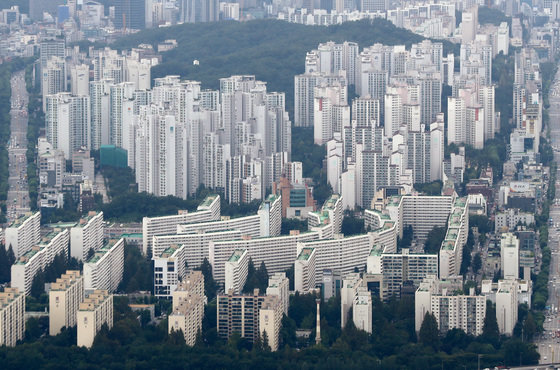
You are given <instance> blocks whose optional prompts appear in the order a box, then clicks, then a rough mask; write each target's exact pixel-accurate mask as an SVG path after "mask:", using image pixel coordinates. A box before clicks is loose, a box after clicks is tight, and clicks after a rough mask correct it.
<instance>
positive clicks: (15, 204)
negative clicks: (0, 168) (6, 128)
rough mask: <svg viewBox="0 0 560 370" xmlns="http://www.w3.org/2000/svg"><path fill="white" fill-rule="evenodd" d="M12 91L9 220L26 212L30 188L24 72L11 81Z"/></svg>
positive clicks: (9, 146) (16, 74)
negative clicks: (28, 180) (28, 179)
mask: <svg viewBox="0 0 560 370" xmlns="http://www.w3.org/2000/svg"><path fill="white" fill-rule="evenodd" d="M10 83H11V88H12V97H11V110H10V117H11V122H10V128H11V136H10V141H9V143H8V157H9V172H10V175H9V178H8V183H9V186H10V187H9V190H8V200H7V208H8V209H7V212H8V220H9V221H11V220H14V219H15V218H17V217H18V216H19V215H21V214H23V213H25V212H29V210H30V208H29V188H28V186H27V159H26V156H25V153H26V151H27V119H28V117H27V103H28V101H29V97H28V94H27V90H26V87H25V72H24V71H19V72H16V73H14V75H13V76H12V79H11V81H10Z"/></svg>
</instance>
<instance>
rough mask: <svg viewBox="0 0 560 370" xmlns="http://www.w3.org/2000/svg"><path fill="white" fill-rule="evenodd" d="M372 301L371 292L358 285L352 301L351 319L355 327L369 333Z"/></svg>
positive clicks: (370, 330)
mask: <svg viewBox="0 0 560 370" xmlns="http://www.w3.org/2000/svg"><path fill="white" fill-rule="evenodd" d="M372 311H373V302H372V299H371V293H370V292H369V291H368V290H367V288H366V287H360V288H358V289H357V291H356V296H355V297H354V302H353V303H352V320H353V321H354V326H356V328H357V329H359V330H363V331H365V332H367V333H369V334H371V333H372V331H373V328H372V320H373V315H372Z"/></svg>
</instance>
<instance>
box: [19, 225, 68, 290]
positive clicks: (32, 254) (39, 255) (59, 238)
mask: <svg viewBox="0 0 560 370" xmlns="http://www.w3.org/2000/svg"><path fill="white" fill-rule="evenodd" d="M69 234H70V233H69V232H68V230H67V229H64V230H62V231H60V229H55V230H53V231H52V232H50V233H49V234H47V235H46V236H44V237H43V238H42V239H41V242H40V243H39V244H37V245H34V246H33V247H31V250H29V251H27V252H26V253H24V254H23V255H21V256H20V257H19V258H18V259H17V260H16V262H15V263H14V264H13V265H12V269H11V274H12V279H11V283H10V284H11V286H12V288H18V289H19V291H20V292H22V293H23V294H25V295H29V294H30V293H31V285H32V284H33V279H34V278H35V276H36V275H37V274H38V273H39V272H41V271H42V270H43V269H45V268H46V267H47V266H48V265H49V264H50V263H52V261H53V260H54V258H55V257H56V256H57V255H59V254H62V255H64V257H65V258H66V256H67V255H68V241H69Z"/></svg>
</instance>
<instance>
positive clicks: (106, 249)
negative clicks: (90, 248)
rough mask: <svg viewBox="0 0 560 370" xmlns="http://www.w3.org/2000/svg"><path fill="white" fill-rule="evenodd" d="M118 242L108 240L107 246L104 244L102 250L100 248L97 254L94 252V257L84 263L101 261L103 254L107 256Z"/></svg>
mask: <svg viewBox="0 0 560 370" xmlns="http://www.w3.org/2000/svg"><path fill="white" fill-rule="evenodd" d="M119 240H120V239H113V240H109V242H108V243H107V244H105V246H103V248H101V249H99V250H98V251H97V252H95V253H94V255H93V256H92V257H91V258H90V259H89V260H88V261H87V262H86V263H97V262H98V261H99V260H100V259H101V257H103V256H104V255H105V254H107V252H109V251H110V250H111V248H113V246H114V245H115V244H117V242H118V241H119Z"/></svg>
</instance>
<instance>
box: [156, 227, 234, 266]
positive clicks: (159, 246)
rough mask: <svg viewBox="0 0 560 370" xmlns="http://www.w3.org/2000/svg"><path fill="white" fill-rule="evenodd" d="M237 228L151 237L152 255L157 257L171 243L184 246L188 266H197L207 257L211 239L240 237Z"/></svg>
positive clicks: (220, 239)
mask: <svg viewBox="0 0 560 370" xmlns="http://www.w3.org/2000/svg"><path fill="white" fill-rule="evenodd" d="M241 235H243V234H242V232H241V231H239V230H226V231H216V232H204V231H199V232H194V233H191V234H172V235H161V236H154V237H153V247H152V257H154V258H155V257H157V256H159V255H161V253H162V252H163V251H164V250H166V249H167V248H169V247H171V246H172V245H180V246H185V251H184V253H185V258H186V260H187V261H188V263H189V267H190V268H195V267H198V266H200V265H201V264H202V262H203V261H204V258H208V247H209V245H210V242H211V241H223V240H236V239H241Z"/></svg>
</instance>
